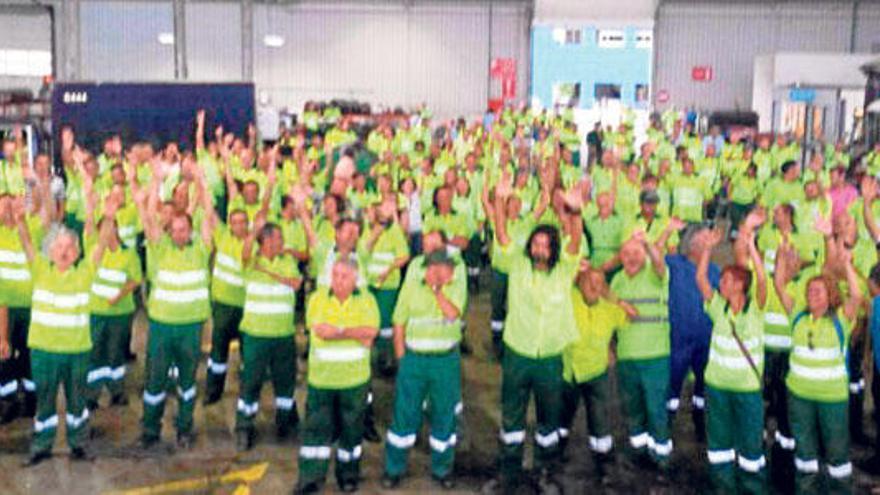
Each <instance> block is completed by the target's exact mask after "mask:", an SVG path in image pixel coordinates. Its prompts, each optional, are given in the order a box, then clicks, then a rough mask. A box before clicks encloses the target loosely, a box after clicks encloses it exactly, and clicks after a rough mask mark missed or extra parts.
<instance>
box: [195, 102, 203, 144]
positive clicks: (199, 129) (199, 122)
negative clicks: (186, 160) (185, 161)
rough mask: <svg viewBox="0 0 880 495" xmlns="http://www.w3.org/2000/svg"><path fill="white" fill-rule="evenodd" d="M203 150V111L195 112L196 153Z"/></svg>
mask: <svg viewBox="0 0 880 495" xmlns="http://www.w3.org/2000/svg"><path fill="white" fill-rule="evenodd" d="M203 149H205V110H204V109H201V110H199V111H198V112H196V151H201V150H203Z"/></svg>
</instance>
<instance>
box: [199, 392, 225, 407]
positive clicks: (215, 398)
mask: <svg viewBox="0 0 880 495" xmlns="http://www.w3.org/2000/svg"><path fill="white" fill-rule="evenodd" d="M222 398H223V391H222V390H211V391H209V392H208V393H207V394H205V398H204V400H202V405H205V406H210V405H211V404H216V403H218V402H220V399H222Z"/></svg>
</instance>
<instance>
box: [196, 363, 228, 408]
mask: <svg viewBox="0 0 880 495" xmlns="http://www.w3.org/2000/svg"><path fill="white" fill-rule="evenodd" d="M225 384H226V375H225V374H224V375H218V374H215V373H211V371H210V370H208V378H207V379H206V380H205V398H204V399H203V400H202V404H204V405H206V406H210V405H211V404H216V403H217V402H220V399H222V398H223V388H224V385H225Z"/></svg>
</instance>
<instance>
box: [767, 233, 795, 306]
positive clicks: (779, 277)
mask: <svg viewBox="0 0 880 495" xmlns="http://www.w3.org/2000/svg"><path fill="white" fill-rule="evenodd" d="M795 256H797V253H795V252H794V248H793V247H792V246H791V245H789V244H788V243H785V242H784V243H783V244H781V245H780V246H779V249H778V250H777V252H776V267H775V269H774V270H773V288H774V289H775V290H776V295H777V296H778V297H779V302H781V303H782V307H783V308H785V312H786V314H788V315H791V313H792V311H794V298H792V297H791V295H789V293H788V291H787V290H785V286H786V285H788V282H790V281H791V279H792V278H793V277H794V273H793V272H794V259H793V257H795Z"/></svg>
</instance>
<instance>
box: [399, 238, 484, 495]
mask: <svg viewBox="0 0 880 495" xmlns="http://www.w3.org/2000/svg"><path fill="white" fill-rule="evenodd" d="M424 260H425V261H424V262H425V272H424V276H423V277H421V279H420V280H416V279H410V280H409V283H407V284H405V285H404V286H403V289H402V290H401V293H400V298H399V299H398V301H397V307H396V308H395V310H394V332H395V335H394V353H395V355H396V356H397V358H398V359H399V360H400V371H399V372H398V374H397V381H396V383H395V394H394V419H393V421H392V423H391V428H390V429H389V430H388V436H387V439H386V444H385V476H384V477H383V480H382V486H383V487H384V488H386V489H392V488H395V487H397V486H398V485H399V483H400V479H401V477H402V476H403V474H404V473H405V471H406V464H407V462H406V461H407V454H408V453H409V449H410V448H412V447H413V446H414V445H415V442H416V433H417V432H418V430H419V426H420V425H421V422H422V413H423V411H422V405H423V404H424V401H425V400H427V401H428V404H429V408H430V410H429V415H430V423H431V437H430V442H429V443H430V445H431V473H432V476H433V478H434V480H435V481H436V482H437V483H439V484H440V486H441V487H443V488H444V489H451V488H453V487H454V484H455V483H454V479H453V473H452V465H453V459H454V452H455V443H456V435H455V424H456V412H457V410H458V409H459V408H460V407H461V354H460V351H459V348H458V346H459V343H460V342H461V317H462V310H463V309H464V306H465V301H466V299H467V290H466V287H464V286H463V285H461V284H459V285H458V286H456V284H454V282H453V278H454V276H455V264H456V263H455V260H454V259H453V258H452V257H451V256H449V255H448V254H447V253H446V250H439V251H435V252H432V253H429V254H427V255H426V256H425V258H424Z"/></svg>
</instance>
